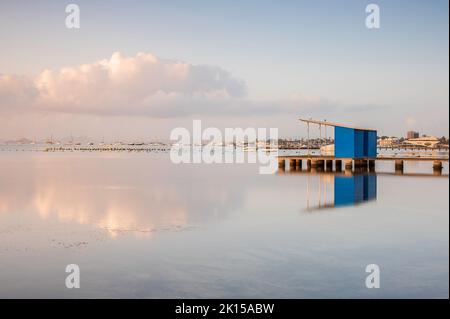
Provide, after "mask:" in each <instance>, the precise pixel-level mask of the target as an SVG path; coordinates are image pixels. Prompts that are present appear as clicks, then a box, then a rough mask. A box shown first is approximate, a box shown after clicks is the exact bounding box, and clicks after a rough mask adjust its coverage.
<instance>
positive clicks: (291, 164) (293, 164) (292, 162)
mask: <svg viewBox="0 0 450 319" xmlns="http://www.w3.org/2000/svg"><path fill="white" fill-rule="evenodd" d="M296 167H297V160H296V159H291V160H289V169H290V170H291V171H292V170H295V168H296Z"/></svg>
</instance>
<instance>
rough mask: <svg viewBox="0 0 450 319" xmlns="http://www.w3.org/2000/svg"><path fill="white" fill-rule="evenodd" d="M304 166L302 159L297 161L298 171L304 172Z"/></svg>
mask: <svg viewBox="0 0 450 319" xmlns="http://www.w3.org/2000/svg"><path fill="white" fill-rule="evenodd" d="M302 164H303V161H302V159H301V158H299V159H298V160H297V169H298V170H299V171H301V170H302Z"/></svg>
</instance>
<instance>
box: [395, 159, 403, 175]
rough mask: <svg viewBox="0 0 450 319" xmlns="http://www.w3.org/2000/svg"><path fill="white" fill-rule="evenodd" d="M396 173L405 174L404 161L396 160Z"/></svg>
mask: <svg viewBox="0 0 450 319" xmlns="http://www.w3.org/2000/svg"><path fill="white" fill-rule="evenodd" d="M395 172H396V173H397V174H403V160H395Z"/></svg>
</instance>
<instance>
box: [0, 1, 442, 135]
mask: <svg viewBox="0 0 450 319" xmlns="http://www.w3.org/2000/svg"><path fill="white" fill-rule="evenodd" d="M68 3H76V4H78V5H79V7H80V11H81V28H80V29H79V30H69V29H67V28H65V26H64V19H65V16H66V13H65V12H64V8H65V6H66V5H67V4H68ZM369 3H376V4H378V5H379V6H380V10H381V28H380V29H378V30H370V29H367V28H366V26H365V17H366V13H365V7H366V5H367V4H369ZM0 43H1V47H2V50H0V74H4V75H5V74H14V75H23V76H27V77H34V76H36V75H38V74H39V73H40V72H42V70H43V69H50V70H53V71H58V70H60V69H61V68H63V67H65V66H73V67H75V66H78V65H81V64H89V63H94V62H95V61H99V60H102V59H109V58H110V57H111V55H112V54H113V52H121V53H122V54H123V55H124V56H129V57H133V56H135V55H136V54H137V53H138V52H149V53H151V54H153V55H154V56H156V57H158V58H161V59H169V60H173V61H181V62H184V63H187V64H189V65H211V66H217V67H219V68H221V69H223V70H225V71H226V72H228V73H229V74H230V75H231V76H232V77H233V78H235V79H236V80H239V81H242V82H243V83H245V92H246V93H245V97H244V100H245V101H243V102H242V101H240V103H241V104H240V105H243V106H242V109H243V111H242V113H243V114H242V116H240V115H239V114H236V112H234V113H233V116H230V117H229V119H226V118H225V119H224V116H223V114H222V112H220V111H219V112H218V113H219V114H220V116H216V117H217V119H215V118H214V112H212V113H211V112H208V114H202V113H201V112H200V113H198V114H192V116H196V117H197V118H203V116H204V118H205V120H207V121H210V123H213V124H214V123H219V122H220V125H225V126H227V125H228V124H229V125H233V124H234V125H243V124H242V123H252V124H253V123H254V124H255V125H265V124H267V125H271V126H276V125H278V126H280V127H283V128H285V133H286V134H287V135H297V133H298V132H297V131H296V125H298V124H297V123H295V121H294V123H293V124H292V123H291V122H290V121H291V119H293V118H294V119H295V116H294V117H293V114H294V113H295V114H298V115H306V116H311V117H317V118H324V117H327V118H329V119H330V120H339V121H344V122H350V123H355V124H358V125H368V126H371V127H376V128H379V130H380V131H382V133H383V134H386V135H403V134H404V131H405V130H407V129H417V130H420V131H421V132H423V133H430V134H436V135H448V85H449V83H448V78H449V77H448V54H449V52H448V47H449V46H448V1H439V0H433V1H406V0H393V1H357V0H349V1H331V0H330V1H299V0H298V1H261V0H260V1H250V0H248V1H148V2H147V1H71V2H64V1H4V0H1V1H0ZM0 97H1V95H0ZM293 97H294V99H297V98H298V99H300V100H301V101H303V104H302V103H300V104H299V106H298V110H294V111H292V108H289V111H286V108H285V107H283V103H286V102H285V101H287V100H289V99H292V98H293ZM0 101H1V100H0ZM304 101H315V102H314V103H312V105H310V104H311V103H309V104H308V103H306V104H307V105H306V106H305V102H304ZM248 104H251V107H249V108H248V109H249V110H251V111H252V112H253V111H254V110H255V109H256V110H257V108H256V105H258V104H262V105H268V104H270V105H272V107H273V108H274V110H273V111H272V112H271V115H270V120H268V119H267V117H266V118H264V116H261V118H260V119H257V114H250V115H249V114H248V113H249V112H246V111H245V108H246V107H247V105H248ZM278 105H280V107H279V112H277V111H276V108H277V106H278ZM183 107H184V106H183ZM293 108H294V107H293ZM8 113H9V114H10V113H11V112H8ZM256 113H257V112H256ZM97 115H98V114H97ZM97 115H96V116H97ZM8 116H14V115H8ZM64 116H68V115H64ZM77 116H78V117H80V115H76V114H75V115H74V117H77ZM83 116H86V115H83ZM124 116H129V114H124ZM133 116H134V115H133ZM173 117H174V119H173V120H171V119H170V118H167V119H164V120H161V119H158V120H156V119H152V118H151V115H150V116H149V115H146V117H145V120H143V119H133V121H143V123H144V122H145V123H147V122H148V123H150V122H151V121H154V122H155V125H154V127H155V130H157V131H158V133H157V134H162V135H164V134H165V132H166V131H167V129H169V128H170V126H173V125H174V123H180V122H183V121H181V120H179V119H176V118H177V116H173ZM249 118H251V119H252V120H251V121H250V120H249ZM116 120H117V119H113V120H111V119H108V118H105V119H99V118H97V119H96V120H95V121H97V122H101V123H102V125H104V126H105V130H106V131H108V130H113V128H109V129H108V128H107V127H108V126H109V125H110V124H108V122H109V123H110V122H114V121H116ZM46 121H47V122H45V127H48V125H50V126H51V120H49V119H46ZM89 121H92V119H91V120H89ZM156 121H158V123H156ZM276 121H278V122H276ZM162 122H164V124H162ZM15 123H16V124H17V122H15ZM80 123H83V120H82V119H81V118H80V119H78V120H76V121H74V122H73V125H74V127H73V130H75V131H77V130H81V129H79V127H78V126H79V125H80ZM111 125H112V127H116V124H111ZM142 125H143V126H145V124H142ZM217 125H219V124H217ZM38 126H39V125H38V124H36V129H35V130H32V131H30V129H29V128H28V131H27V130H24V131H23V133H24V134H26V133H27V132H30V133H32V134H34V135H39V134H47V133H48V131H44V130H42V129H39V128H38ZM43 126H44V124H43ZM54 130H55V131H57V132H59V131H61V129H60V128H58V127H57V125H55V127H54ZM12 132H13V131H11V129H10V128H5V129H4V130H3V131H0V134H3V135H7V136H9V135H12V134H13V133H12ZM20 133H21V131H18V130H17V129H15V130H14V134H20ZM63 133H64V132H63V131H61V134H63ZM84 133H86V134H94V135H95V134H96V132H95V130H91V131H89V130H87V131H85V132H83V134H84ZM141 133H143V131H137V132H136V134H141Z"/></svg>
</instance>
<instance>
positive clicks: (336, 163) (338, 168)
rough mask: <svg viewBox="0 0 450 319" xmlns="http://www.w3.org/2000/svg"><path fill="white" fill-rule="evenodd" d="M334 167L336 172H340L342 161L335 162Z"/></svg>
mask: <svg viewBox="0 0 450 319" xmlns="http://www.w3.org/2000/svg"><path fill="white" fill-rule="evenodd" d="M334 165H335V170H336V172H340V171H342V160H335V161H334Z"/></svg>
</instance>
